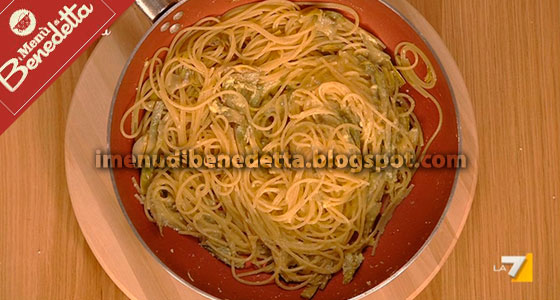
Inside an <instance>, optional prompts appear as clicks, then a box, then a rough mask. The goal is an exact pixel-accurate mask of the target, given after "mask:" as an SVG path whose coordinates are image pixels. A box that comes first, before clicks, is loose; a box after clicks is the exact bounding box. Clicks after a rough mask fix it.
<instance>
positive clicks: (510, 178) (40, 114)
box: [0, 0, 560, 300]
mask: <svg viewBox="0 0 560 300" xmlns="http://www.w3.org/2000/svg"><path fill="white" fill-rule="evenodd" d="M411 3H412V4H413V5H414V6H415V7H416V8H417V9H418V10H419V11H420V12H421V13H422V14H423V15H424V16H425V17H426V18H427V20H428V21H429V22H430V23H431V24H432V25H433V26H434V28H435V29H436V30H437V31H438V32H439V33H440V35H441V36H442V38H443V40H444V41H445V42H446V44H447V46H448V47H449V50H450V51H451V53H452V54H453V55H454V57H455V59H456V61H457V63H458V65H459V68H460V69H461V70H462V72H463V75H464V78H465V81H466V83H467V86H468V88H469V91H470V93H471V98H472V101H473V104H474V108H475V113H476V117H477V125H478V133H479V138H480V140H479V144H480V174H479V183H478V190H477V195H476V198H475V202H474V204H473V207H472V211H471V215H470V217H469V220H468V222H467V225H466V227H465V229H464V231H463V234H462V235H461V238H460V239H459V242H458V243H457V246H456V248H455V250H454V251H453V253H452V255H451V256H450V258H449V259H448V261H447V263H446V264H445V265H444V267H443V268H442V269H441V271H440V272H439V273H438V275H437V276H436V277H435V279H434V280H433V281H432V282H431V283H430V284H429V285H428V287H427V288H426V289H425V290H424V291H423V292H422V294H421V295H420V296H418V297H417V299H422V300H424V299H560V265H559V266H555V263H556V264H558V263H559V260H558V257H560V250H558V247H560V221H559V220H560V205H559V202H560V199H559V198H560V163H559V162H560V121H559V120H558V116H559V115H560V3H559V2H558V0H540V1H531V0H492V1H486V0H411ZM89 53H90V52H87V53H85V54H84V55H82V57H81V58H80V59H79V60H77V61H76V62H75V63H74V64H73V66H72V67H71V68H70V69H69V70H67V71H66V72H65V73H64V74H63V75H62V76H61V78H60V79H58V80H57V81H56V83H55V84H53V85H52V86H51V87H50V88H49V89H48V90H47V92H46V93H45V94H43V96H41V98H40V99H39V100H38V101H37V103H35V104H33V105H32V106H31V107H30V108H29V110H28V111H27V112H25V113H24V114H23V116H21V117H20V119H19V120H18V121H17V122H16V123H15V124H14V125H12V127H11V128H10V129H8V130H7V131H6V132H5V133H4V134H3V135H2V136H0V166H1V167H0V168H1V170H2V171H3V172H2V175H1V176H0V212H2V215H1V217H0V299H125V298H126V296H125V295H124V294H123V293H122V292H121V291H120V290H119V289H118V288H117V287H116V286H115V285H114V284H113V283H112V281H111V280H110V279H109V277H108V276H107V275H106V274H105V273H104V271H103V269H102V268H101V267H100V266H99V264H98V263H97V261H96V260H95V258H94V256H93V255H92V253H91V251H90V250H89V248H88V246H87V244H86V242H85V240H84V238H83V236H82V234H81V232H80V229H79V227H78V224H77V222H76V219H75V217H74V214H73V212H72V207H71V204H70V198H69V195H68V191H67V187H66V180H65V173H64V151H63V150H64V149H63V147H64V129H65V121H66V117H67V113H68V108H69V105H70V99H71V96H72V91H73V87H74V86H75V85H76V82H77V80H78V78H79V75H80V71H81V69H82V67H83V66H84V64H85V62H86V60H87V57H88V55H89ZM528 252H532V253H533V254H534V260H535V261H534V282H533V283H512V282H511V281H510V279H509V278H508V276H507V275H506V274H505V273H496V272H494V271H493V266H494V265H497V267H499V265H500V256H502V255H524V254H525V253H528Z"/></svg>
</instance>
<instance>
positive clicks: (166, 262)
mask: <svg viewBox="0 0 560 300" xmlns="http://www.w3.org/2000/svg"><path fill="white" fill-rule="evenodd" d="M311 1H313V2H325V1H321V0H311ZM252 2H257V1H255V0H211V1H208V0H189V1H183V2H179V3H171V2H168V1H166V0H137V5H138V6H139V7H140V8H141V9H142V10H143V11H144V12H145V14H146V16H147V17H148V18H150V19H151V20H152V21H153V22H154V24H153V26H152V27H151V28H150V29H149V30H148V31H147V32H146V34H145V36H144V37H143V38H142V39H141V41H140V42H139V44H138V45H137V47H136V49H135V50H134V52H133V54H132V55H131V57H130V58H129V61H128V63H127V64H126V66H125V68H124V70H123V72H122V74H121V77H120V80H119V83H118V85H117V88H116V90H115V93H114V98H113V103H112V107H111V113H110V116H109V120H108V139H109V140H108V144H109V149H110V152H111V153H120V154H126V153H131V150H132V145H133V141H132V140H128V139H126V138H124V137H123V136H122V135H121V133H120V131H119V122H120V120H121V118H122V116H123V115H124V113H125V111H126V110H127V109H128V108H129V107H130V106H131V105H132V104H133V103H134V99H135V94H136V86H137V83H138V76H140V73H141V70H142V66H143V64H144V62H145V60H146V59H147V58H150V57H152V56H153V54H154V53H155V52H156V50H157V49H159V48H161V47H163V46H167V45H169V44H170V42H171V40H172V39H173V37H174V34H175V33H176V32H177V31H178V30H179V29H180V28H185V27H187V26H190V25H192V24H194V23H196V22H197V21H198V20H200V19H201V18H204V17H207V16H219V15H222V14H224V13H225V12H227V11H229V10H230V9H232V8H235V7H238V6H240V5H244V4H247V3H252ZM306 2H310V0H306ZM328 2H333V3H341V4H345V5H348V6H350V7H352V8H354V9H355V10H356V11H357V12H358V14H359V15H360V20H361V24H360V25H361V27H362V28H364V29H366V30H368V31H370V32H372V33H373V34H375V35H376V36H378V37H379V38H380V39H381V40H382V41H383V42H384V43H385V44H386V45H387V47H388V48H387V50H386V52H387V53H389V54H390V55H391V56H392V57H394V55H393V50H394V49H395V47H396V45H397V44H399V43H400V42H403V41H408V42H412V43H414V44H416V45H417V46H418V47H419V48H420V49H421V50H422V51H423V52H424V53H426V55H427V57H428V58H429V59H430V61H431V62H432V64H433V65H434V67H435V72H436V75H437V77H438V81H437V84H436V86H435V87H434V88H433V89H432V90H430V93H432V95H434V96H435V97H436V98H437V99H438V101H439V102H440V104H441V106H442V109H443V115H444V118H443V127H442V131H441V132H440V134H439V135H438V136H437V138H436V139H435V141H434V143H433V144H432V146H431V148H430V150H429V151H428V154H436V153H438V154H458V153H460V146H461V143H460V142H461V131H460V128H459V127H458V119H457V118H458V117H457V116H458V114H457V112H456V107H457V105H456V103H455V98H454V93H453V90H452V89H451V85H450V84H449V82H448V77H447V75H446V73H445V70H443V69H442V67H441V65H440V63H439V60H438V59H437V57H436V56H435V55H434V53H433V51H432V50H431V47H430V46H429V45H428V44H427V43H426V42H425V40H424V39H423V38H422V36H421V34H419V33H418V32H417V31H416V30H415V28H413V27H412V26H411V25H410V23H409V22H408V21H407V20H406V19H404V18H403V17H401V15H400V14H399V13H398V11H396V10H395V9H394V8H393V7H391V6H390V5H389V4H388V3H385V2H384V1H376V0H328ZM420 72H422V70H420ZM403 89H405V90H410V94H411V95H412V96H413V97H414V98H415V99H416V102H417V105H416V109H415V113H416V114H417V116H418V119H419V121H420V124H421V126H422V128H423V130H424V133H425V136H426V137H429V136H431V134H432V133H433V132H434V130H435V128H436V126H437V123H438V114H437V110H436V108H435V106H434V105H433V104H431V103H430V101H429V100H428V99H426V98H424V97H423V96H421V95H420V94H418V93H416V92H414V91H413V89H412V88H411V87H410V86H406V85H405V86H404V87H403ZM129 129H130V128H127V130H129ZM458 172H460V171H459V170H458V169H419V170H418V171H417V172H416V174H415V176H414V177H413V180H412V184H413V185H414V189H413V190H412V192H411V193H410V195H409V196H408V197H407V198H405V199H404V201H403V202H402V204H400V205H399V206H398V208H397V209H396V210H395V212H394V214H393V217H392V219H391V221H390V222H389V223H388V224H387V227H386V230H385V233H384V234H383V235H382V236H381V238H380V241H379V245H378V247H377V250H376V252H375V255H374V256H371V255H369V254H368V253H370V252H371V250H370V249H366V252H365V253H366V255H365V259H364V262H363V264H362V266H361V267H360V268H359V269H358V271H357V272H356V274H355V277H354V279H353V280H352V282H350V283H349V284H345V285H343V284H342V274H340V273H339V274H336V275H335V276H333V278H332V279H331V280H330V282H329V284H328V285H327V287H326V288H325V290H323V291H319V292H317V294H316V295H315V297H314V298H313V299H314V300H326V299H332V300H335V299H337V300H338V299H351V298H353V299H358V298H363V297H366V296H367V295H369V294H371V293H373V292H374V291H376V290H378V289H380V288H381V287H383V286H384V285H385V284H387V283H388V282H390V281H391V280H392V279H394V278H395V277H396V276H398V275H399V274H400V273H402V272H403V270H404V269H405V268H406V267H407V266H408V265H409V264H410V263H411V262H412V261H413V260H414V258H415V257H416V256H417V255H418V254H419V253H420V252H421V251H422V250H423V249H424V248H425V246H426V245H427V243H428V242H429V240H430V237H431V236H432V235H433V233H434V232H435V231H436V230H437V227H438V224H439V223H440V221H441V220H442V219H443V216H444V213H445V211H446V207H448V204H449V200H450V199H451V198H452V196H453V191H454V189H455V184H456V182H457V180H456V179H457V175H458ZM111 177H112V180H113V186H114V188H115V192H116V194H117V198H118V200H119V202H120V205H121V207H122V209H123V212H124V214H125V215H126V217H127V218H128V221H129V223H130V225H131V226H132V228H133V230H134V231H135V233H136V235H137V236H138V238H139V239H140V241H141V242H142V243H143V244H144V246H145V247H146V248H147V249H148V250H149V251H150V252H151V253H152V254H153V255H154V257H155V258H156V259H157V260H158V261H159V262H160V263H161V265H162V267H164V268H166V269H167V270H168V271H169V272H170V273H171V274H172V275H173V276H174V277H175V278H176V279H177V280H179V281H180V282H182V283H183V284H185V285H187V286H189V287H191V288H192V289H194V290H195V291H197V292H198V293H200V294H202V295H204V296H207V297H208V298H211V299H231V300H248V299H300V297H299V294H300V293H301V290H297V291H285V290H282V289H280V288H279V287H277V286H276V285H274V284H270V285H265V286H248V285H245V284H242V283H240V282H238V281H236V280H235V279H234V278H233V276H232V275H231V271H230V268H229V267H228V266H226V265H225V264H223V263H222V262H221V261H219V260H218V259H216V258H214V257H213V256H212V255H211V254H210V253H209V252H208V251H207V250H205V249H204V248H202V247H201V246H200V245H199V244H198V241H197V240H196V239H195V238H192V237H188V236H182V235H179V234H178V233H177V232H175V231H174V230H171V229H169V228H164V230H163V235H160V232H159V229H158V227H157V226H156V225H155V224H153V223H151V222H150V221H149V220H148V219H147V218H146V216H145V214H144V209H143V207H142V205H141V204H140V203H139V202H138V201H137V200H136V198H135V197H134V194H135V193H136V190H135V189H134V187H133V185H132V183H131V178H132V177H135V178H136V179H138V177H139V172H138V171H137V170H133V169H111Z"/></svg>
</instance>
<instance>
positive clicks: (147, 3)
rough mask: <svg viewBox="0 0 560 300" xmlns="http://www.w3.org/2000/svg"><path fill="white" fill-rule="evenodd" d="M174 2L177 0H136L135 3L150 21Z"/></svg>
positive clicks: (154, 19)
mask: <svg viewBox="0 0 560 300" xmlns="http://www.w3.org/2000/svg"><path fill="white" fill-rule="evenodd" d="M175 3H177V0H136V5H138V7H140V9H141V10H142V11H143V12H144V14H146V16H148V18H150V20H152V22H155V21H156V20H157V19H158V18H159V17H160V16H161V15H163V13H165V11H167V10H168V9H169V8H170V7H171V6H173V5H174V4H175Z"/></svg>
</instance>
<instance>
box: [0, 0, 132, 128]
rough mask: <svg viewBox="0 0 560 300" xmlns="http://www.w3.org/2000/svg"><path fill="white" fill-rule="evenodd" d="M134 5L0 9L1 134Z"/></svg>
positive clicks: (53, 1) (22, 4)
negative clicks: (0, 41) (0, 42)
mask: <svg viewBox="0 0 560 300" xmlns="http://www.w3.org/2000/svg"><path fill="white" fill-rule="evenodd" d="M132 2H133V0H126V1H123V0H118V1H117V0H113V1H111V0H50V1H43V0H33V1H29V0H27V1H24V0H12V1H10V2H8V3H5V4H0V36H1V37H2V41H3V45H2V47H1V50H0V134H1V133H3V132H4V131H5V130H6V129H7V128H8V127H9V126H10V125H11V124H12V123H13V122H14V121H15V120H16V119H17V117H18V116H19V115H21V114H22V113H23V111H25V109H27V108H28V107H29V105H31V103H33V101H34V100H35V99H36V98H37V97H38V96H39V95H40V94H41V93H42V92H43V91H44V90H45V89H46V88H47V87H48V86H49V85H50V84H51V83H52V82H53V81H54V80H56V78H57V77H58V76H59V75H60V74H61V73H62V72H63V71H64V70H65V69H66V68H67V67H68V66H69V65H71V64H72V62H73V61H74V60H75V59H76V58H77V57H78V56H79V55H80V54H81V53H82V51H83V50H85V49H87V47H88V46H89V45H90V44H91V43H92V42H94V41H95V40H96V39H97V38H99V37H100V36H101V34H102V33H103V32H104V31H105V29H106V28H108V27H109V26H110V25H111V24H112V23H113V22H114V21H115V20H116V18H117V17H118V16H119V15H120V14H121V13H122V12H124V10H125V9H126V8H128V7H129V6H130V5H131V4H132Z"/></svg>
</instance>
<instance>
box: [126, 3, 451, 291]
mask: <svg viewBox="0 0 560 300" xmlns="http://www.w3.org/2000/svg"><path fill="white" fill-rule="evenodd" d="M341 12H342V13H345V14H347V15H348V16H351V17H352V18H353V19H354V20H355V21H350V20H349V19H347V18H346V17H344V16H343V14H341ZM384 49H385V45H384V44H383V43H382V42H381V41H380V40H379V39H378V38H376V37H375V36H373V35H372V34H370V33H369V32H367V31H365V30H363V29H361V28H360V27H359V18H358V15H357V13H356V12H355V11H353V10H352V9H350V8H349V7H346V6H343V5H339V4H329V3H301V2H300V3H298V4H296V3H293V2H290V1H283V0H268V1H263V2H258V3H255V4H250V5H245V6H242V7H238V8H236V9H233V10H231V11H229V12H228V13H226V14H225V15H223V16H221V17H219V18H215V17H209V18H205V19H203V20H201V21H199V22H198V23H196V24H195V25H193V26H191V27H187V28H185V29H183V30H182V31H180V32H179V33H178V34H177V35H176V36H175V38H174V40H173V41H172V43H171V44H170V45H169V46H168V47H163V48H161V49H159V50H158V51H157V52H156V53H155V55H154V56H153V57H152V58H150V59H148V60H147V61H146V63H145V66H144V69H143V71H142V74H140V78H139V82H138V92H137V96H136V99H135V102H134V104H133V105H132V106H131V107H130V109H129V110H128V111H127V112H126V114H125V115H124V117H123V118H122V121H121V124H120V125H121V132H122V134H123V135H124V136H125V137H127V138H130V139H135V144H134V148H133V152H134V153H135V154H168V155H173V154H174V153H177V152H180V151H184V150H191V149H192V150H195V151H197V152H199V153H202V154H212V155H218V154H221V153H224V154H229V155H232V154H249V153H264V152H266V153H292V154H293V153H300V154H303V155H305V156H306V157H309V156H310V155H311V153H313V152H314V151H317V152H322V153H326V152H327V151H329V150H332V151H334V152H336V153H348V154H352V153H357V154H360V155H367V154H379V153H413V154H414V155H416V157H420V156H422V155H423V154H424V153H425V151H426V150H427V148H428V146H429V144H430V143H431V142H432V141H433V139H434V138H435V136H436V135H437V132H438V131H439V129H440V128H441V119H442V116H441V109H440V108H439V104H438V102H437V100H436V99H435V98H433V97H432V96H431V95H430V94H429V93H428V92H427V90H428V89H430V88H432V87H433V85H434V84H435V82H436V76H435V72H434V71H433V67H432V65H431V64H430V62H429V60H428V59H427V57H426V56H425V55H424V54H423V53H422V51H421V50H420V49H418V48H417V47H416V46H414V45H413V44H410V43H403V44H401V45H399V46H398V47H397V51H396V53H397V55H396V58H395V59H396V65H394V64H393V63H392V62H391V57H390V56H389V55H388V54H387V53H385V52H384ZM409 54H412V56H413V57H414V58H415V61H414V62H413V63H411V62H410V61H409V59H408V58H407V55H409ZM420 61H423V62H424V64H425V65H426V68H427V75H426V78H424V79H421V78H419V76H418V75H417V73H416V71H415V68H416V67H417V66H418V63H419V62H420ZM406 82H408V83H409V84H410V85H411V86H412V87H413V88H415V89H417V90H418V91H420V93H421V94H422V95H424V96H426V97H428V98H429V99H431V100H432V101H433V103H434V104H435V105H436V106H437V107H438V110H439V111H440V125H439V126H438V129H437V131H436V133H435V134H434V135H433V136H432V137H431V138H430V139H429V140H428V142H427V144H426V145H424V142H423V141H424V137H423V133H422V129H421V127H420V124H419V122H418V119H417V118H416V116H415V115H414V107H415V101H414V99H413V98H412V97H411V96H410V95H408V94H406V93H403V92H401V91H400V88H401V87H402V86H403V85H404V84H405V83H406ZM127 122H128V123H127ZM126 124H130V128H131V129H130V132H127V130H125V125H126ZM413 174H414V169H409V168H401V169H389V170H385V171H383V172H377V173H376V172H361V173H355V174H354V173H351V172H349V171H348V170H345V169H325V170H312V169H302V170H294V169H274V168H273V169H262V168H261V169H244V170H240V169H212V170H210V169H169V168H163V169H143V170H142V172H141V176H140V182H139V184H138V183H136V182H135V185H136V187H137V189H138V195H137V196H138V199H139V200H140V201H141V202H142V203H143V205H144V209H145V212H146V216H147V217H148V218H149V219H150V220H151V221H153V222H155V223H157V225H158V226H159V227H160V230H161V228H162V227H163V226H169V227H171V228H174V229H175V230H177V231H178V232H179V233H181V234H185V235H189V236H193V237H196V238H198V239H199V240H200V243H201V245H202V246H203V247H205V248H206V249H208V250H209V251H210V252H211V253H212V254H213V255H214V256H216V257H217V258H218V259H220V260H222V261H223V262H224V263H226V264H228V265H229V266H231V271H232V274H233V276H234V277H235V278H236V279H237V280H239V281H240V282H242V283H245V284H249V285H263V284H269V283H276V284H277V285H278V286H280V287H281V288H283V289H287V290H295V289H300V288H305V289H304V290H303V293H302V296H303V297H305V298H311V297H312V296H313V295H314V294H315V292H316V291H317V290H318V289H319V288H321V289H322V288H324V287H325V286H326V284H327V282H328V281H329V279H330V278H331V277H332V276H333V275H334V274H335V273H337V272H339V271H342V273H343V279H344V283H348V282H349V281H350V280H351V279H352V277H353V276H354V273H355V272H356V270H357V269H358V267H359V266H360V264H361V263H362V261H363V255H362V252H363V250H364V249H365V248H366V247H368V246H371V247H372V248H373V250H372V254H373V251H375V247H376V245H377V242H378V241H379V238H380V236H381V235H382V233H383V230H384V228H385V225H386V224H387V222H388V221H389V219H390V217H391V214H392V212H393V211H394V209H395V207H396V206H397V205H398V204H399V203H400V202H401V201H402V200H403V198H404V197H405V196H406V195H407V194H408V193H409V192H410V190H411V189H412V186H411V185H410V181H411V179H412V176H413ZM258 274H260V275H261V276H260V277H258V276H254V275H258ZM263 276H264V277H263ZM255 278H260V279H255Z"/></svg>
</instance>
